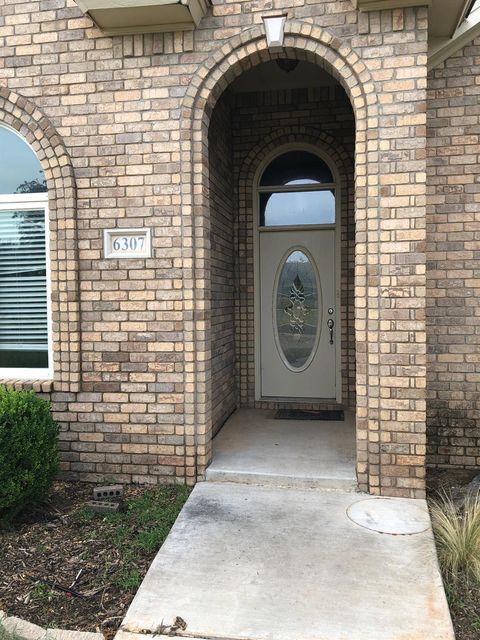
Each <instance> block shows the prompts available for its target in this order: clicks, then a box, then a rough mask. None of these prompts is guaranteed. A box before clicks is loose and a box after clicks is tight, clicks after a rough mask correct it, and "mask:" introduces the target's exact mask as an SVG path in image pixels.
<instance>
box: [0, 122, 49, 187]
mask: <svg viewBox="0 0 480 640" xmlns="http://www.w3.org/2000/svg"><path fill="white" fill-rule="evenodd" d="M46 190H47V186H46V184H45V176H44V173H43V170H42V167H41V165H40V162H39V161H38V159H37V156H36V155H35V153H34V152H33V150H32V149H31V148H30V147H29V146H28V144H27V143H26V142H25V141H24V140H22V138H20V136H18V135H17V134H16V133H14V132H13V131H11V130H10V129H7V128H6V127H0V193H3V194H5V193H41V192H45V191H46Z"/></svg>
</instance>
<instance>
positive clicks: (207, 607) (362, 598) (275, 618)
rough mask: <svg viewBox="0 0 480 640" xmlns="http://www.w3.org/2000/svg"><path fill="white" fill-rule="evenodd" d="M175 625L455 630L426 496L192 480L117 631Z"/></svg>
mask: <svg viewBox="0 0 480 640" xmlns="http://www.w3.org/2000/svg"><path fill="white" fill-rule="evenodd" d="M379 531H384V532H390V533H380V532H379ZM402 531H403V532H404V533H405V532H406V533H407V535H401V534H400V532H402ZM412 532H418V533H412ZM391 533H394V535H391ZM177 617H178V618H179V620H177V625H175V624H174V621H175V619H176V618H177ZM183 621H184V623H186V628H184V629H182V627H184V624H183ZM172 625H173V627H174V629H173V631H172V633H173V634H174V635H179V636H185V637H193V638H201V639H207V640H213V639H216V640H219V639H221V640H227V639H228V640H454V635H453V630H452V625H451V621H450V616H449V612H448V608H447V604H446V600H445V595H444V592H443V587H442V583H441V578H440V575H439V571H438V567H437V561H436V555H435V548H434V542H433V537H432V533H431V529H430V521H429V518H428V512H427V510H426V504H425V503H424V502H423V501H418V500H417V501H411V500H405V499H384V498H372V497H370V496H366V495H362V494H356V493H354V492H340V491H319V490H300V489H285V488H276V487H265V486H255V485H248V484H246V485H242V484H233V483H220V482H206V483H201V484H198V485H197V486H196V487H195V489H194V491H193V492H192V494H191V496H190V498H189V500H188V501H187V503H186V505H185V507H184V509H183V511H182V513H181V514H180V516H179V518H178V520H177V522H176V524H175V525H174V527H173V529H172V530H171V533H170V535H169V537H168V539H167V541H166V542H165V544H164V545H163V547H162V549H161V550H160V552H159V554H158V555H157V557H156V558H155V560H154V562H153V564H152V566H151V568H150V570H149V572H148V574H147V576H146V578H145V580H144V582H143V584H142V586H141V587H140V589H139V591H138V593H137V595H136V597H135V599H134V601H133V603H132V605H131V606H130V609H129V610H128V613H127V615H126V618H125V620H124V622H123V625H122V630H121V631H120V632H119V634H118V636H117V638H118V640H144V639H145V635H147V637H148V636H152V635H153V634H154V633H156V634H157V635H156V636H155V637H156V638H157V639H160V638H162V637H168V636H167V633H168V628H170V629H171V626H172Z"/></svg>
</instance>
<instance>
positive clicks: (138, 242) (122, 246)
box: [113, 236, 145, 251]
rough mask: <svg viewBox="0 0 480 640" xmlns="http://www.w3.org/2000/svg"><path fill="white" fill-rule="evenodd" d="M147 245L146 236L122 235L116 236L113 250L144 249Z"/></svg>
mask: <svg viewBox="0 0 480 640" xmlns="http://www.w3.org/2000/svg"><path fill="white" fill-rule="evenodd" d="M144 246H145V238H144V237H140V238H135V237H134V236H130V237H127V236H121V237H120V238H115V240H114V241H113V250H114V251H137V249H139V250H140V251H142V250H143V248H144Z"/></svg>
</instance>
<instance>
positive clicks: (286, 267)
mask: <svg viewBox="0 0 480 640" xmlns="http://www.w3.org/2000/svg"><path fill="white" fill-rule="evenodd" d="M319 289H320V288H319V283H318V282H317V275H316V269H315V267H314V265H313V264H312V259H311V258H310V257H309V256H308V255H307V254H306V253H304V252H303V251H300V250H299V249H295V250H294V251H292V252H291V253H289V254H288V255H287V257H286V258H285V260H284V261H283V263H282V264H281V265H280V276H279V277H278V278H277V292H276V296H274V300H276V308H275V312H274V316H275V318H274V331H275V338H276V343H277V347H278V348H279V352H280V355H281V356H282V360H283V361H284V362H285V364H286V365H287V367H288V368H289V369H292V370H297V371H298V370H302V369H305V368H306V367H307V366H308V364H310V362H311V360H312V358H313V356H314V355H315V351H316V347H317V343H318V338H319V337H320V336H319V318H320V317H321V313H320V311H321V309H320V290H319Z"/></svg>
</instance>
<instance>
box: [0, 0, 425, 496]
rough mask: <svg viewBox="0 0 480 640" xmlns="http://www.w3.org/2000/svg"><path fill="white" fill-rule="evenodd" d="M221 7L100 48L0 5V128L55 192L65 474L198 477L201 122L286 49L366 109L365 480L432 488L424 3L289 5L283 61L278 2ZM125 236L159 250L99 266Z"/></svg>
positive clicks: (361, 299) (72, 24)
mask: <svg viewBox="0 0 480 640" xmlns="http://www.w3.org/2000/svg"><path fill="white" fill-rule="evenodd" d="M212 4H213V6H212V9H211V14H210V15H209V16H208V17H206V18H205V19H204V20H203V21H202V23H201V25H200V26H199V28H198V29H197V30H196V31H195V32H194V33H193V34H192V33H187V34H147V35H138V36H125V37H121V36H116V37H105V36H103V35H102V34H101V33H100V32H99V31H98V29H97V28H96V27H95V26H94V25H93V24H92V22H91V20H90V19H89V18H87V17H83V16H82V14H81V11H80V10H79V8H78V7H77V5H76V4H75V3H74V2H73V0H37V1H33V2H29V3H25V2H23V1H20V0H7V1H6V2H4V3H3V5H2V11H1V15H0V86H1V87H2V88H1V97H2V102H1V105H0V118H1V119H2V120H5V121H8V122H9V123H11V124H12V126H14V127H16V128H17V129H18V130H20V131H22V132H23V133H24V135H25V136H26V137H27V139H29V140H30V141H31V142H32V144H33V145H34V148H35V149H36V151H37V152H38V153H39V158H40V160H41V162H42V166H43V168H44V170H45V174H46V177H47V185H48V187H49V197H50V210H51V232H52V239H53V242H54V255H53V256H52V261H54V263H55V264H54V265H53V266H54V267H55V270H54V272H55V274H58V275H56V276H55V281H54V283H53V287H52V288H53V297H54V329H55V336H56V339H55V340H56V342H55V349H56V356H55V380H54V382H53V392H52V396H51V397H52V400H53V405H54V409H55V414H56V417H57V418H58V419H59V420H60V421H61V423H62V425H63V432H62V446H63V449H64V453H63V463H62V464H63V469H64V471H65V473H66V474H68V476H69V477H80V476H81V477H82V478H84V479H88V480H101V479H103V478H104V477H105V476H116V477H118V479H119V480H123V481H153V482H156V481H171V480H172V479H173V478H177V479H178V480H179V481H187V482H193V481H194V480H195V479H196V478H197V477H202V473H203V470H204V468H205V465H206V464H207V463H208V461H209V459H210V455H211V435H212V425H213V416H214V414H215V409H214V408H213V407H212V402H211V400H212V393H211V391H212V385H211V382H212V364H213V363H212V360H211V353H212V350H211V339H212V335H213V334H212V329H211V316H210V311H211V302H212V299H211V294H212V286H211V278H210V273H211V272H210V267H211V262H210V258H211V256H210V239H211V237H210V211H209V202H208V192H209V187H210V183H209V180H210V179H209V176H208V169H207V165H208V158H209V152H208V125H209V120H210V117H211V114H212V111H213V108H214V106H215V103H216V101H217V100H218V98H219V96H220V95H221V93H222V92H223V91H224V90H225V89H226V87H227V85H228V84H229V82H231V81H232V80H233V79H234V78H235V77H237V76H238V75H239V74H240V73H242V72H243V71H244V70H246V69H248V68H252V67H253V66H254V65H256V64H259V63H261V62H266V61H268V60H272V59H275V57H279V56H280V55H282V56H285V55H287V56H289V57H298V58H301V59H303V60H308V61H311V62H312V63H314V64H318V65H320V66H322V67H323V68H324V69H326V70H327V71H328V72H329V73H330V74H331V75H333V76H334V77H335V78H336V79H337V80H338V81H339V82H340V83H341V84H342V86H343V87H344V88H345V90H346V92H347V94H348V96H349V98H350V101H351V102H352V105H353V108H354V112H355V118H356V133H355V136H356V140H355V143H356V148H355V163H356V172H355V174H356V177H355V194H354V197H355V212H356V213H355V215H356V228H355V237H356V258H355V274H356V278H355V333H356V345H357V348H356V358H355V360H356V403H357V435H358V440H357V443H358V447H357V450H358V465H357V469H358V477H359V483H360V487H361V488H362V489H365V490H370V491H371V492H373V493H384V494H390V495H409V496H419V495H423V475H422V474H423V473H424V469H423V467H424V450H425V321H424V311H425V295H424V285H425V274H424V271H425V256H424V246H423V248H422V242H424V239H425V130H424V127H425V73H426V47H427V43H426V39H427V29H426V28H427V22H426V16H427V13H426V9H425V8H422V7H421V8H409V9H405V10H393V11H383V12H378V11H377V12H372V13H370V14H368V15H367V14H359V13H358V12H357V11H356V10H355V9H354V7H353V4H352V3H351V2H350V1H349V0H345V1H342V2H339V1H338V0H320V1H319V2H315V3H312V2H309V1H308V0H291V2H288V1H285V2H282V3H281V5H282V7H283V8H285V9H286V10H288V20H287V25H286V36H285V48H284V50H283V51H282V52H279V51H269V50H268V48H267V45H266V42H265V36H264V30H263V26H262V15H263V14H265V13H268V12H269V11H270V10H271V8H272V3H271V1H270V0H255V2H252V1H251V0H241V1H239V2H235V3H230V2H224V1H223V0H214V2H213V3H212ZM380 102H381V110H379V109H378V105H379V103H380ZM122 226H124V227H137V226H138V227H141V226H147V227H150V228H151V229H152V233H153V253H152V258H150V259H147V260H138V261H126V260H119V261H107V260H104V257H103V248H102V237H103V231H104V229H106V228H111V227H122ZM77 261H78V265H77ZM52 264H53V263H52ZM79 320H80V325H79ZM80 332H81V334H80ZM350 370H351V368H350Z"/></svg>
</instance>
